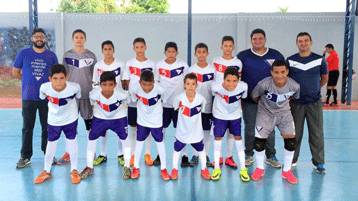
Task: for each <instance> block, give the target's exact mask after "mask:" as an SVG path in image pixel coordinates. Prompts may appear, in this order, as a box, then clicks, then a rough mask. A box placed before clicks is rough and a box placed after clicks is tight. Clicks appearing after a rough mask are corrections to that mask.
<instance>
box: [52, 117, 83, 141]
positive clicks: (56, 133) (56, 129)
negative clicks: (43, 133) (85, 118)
mask: <svg viewBox="0 0 358 201" xmlns="http://www.w3.org/2000/svg"><path fill="white" fill-rule="evenodd" d="M77 125H78V119H76V121H74V122H72V123H70V124H67V125H64V126H51V125H50V124H47V133H48V136H47V140H48V141H50V142H52V141H56V140H58V139H59V138H60V135H61V131H63V133H65V136H66V138H67V139H69V140H73V139H75V138H76V135H77Z"/></svg>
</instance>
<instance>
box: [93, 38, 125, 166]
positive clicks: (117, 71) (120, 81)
mask: <svg viewBox="0 0 358 201" xmlns="http://www.w3.org/2000/svg"><path fill="white" fill-rule="evenodd" d="M102 53H103V55H104V59H103V60H102V61H99V62H97V63H96V65H95V66H94V70H93V78H92V82H93V85H94V87H98V85H99V83H100V77H101V74H102V73H103V72H105V71H111V72H112V73H114V75H115V76H116V83H117V86H116V88H117V89H120V90H122V89H124V88H126V82H125V80H129V76H128V75H127V71H126V70H125V65H124V63H123V62H122V61H121V60H118V59H116V58H114V57H113V54H114V53H115V50H114V45H113V42H112V41H110V40H107V41H104V42H103V43H102ZM100 139H101V140H100V141H101V154H100V155H99V156H98V157H97V158H96V159H95V160H94V161H93V165H99V164H101V163H104V162H106V161H107V140H108V134H107V133H106V135H105V136H104V137H101V138H100ZM117 142H118V154H117V155H118V162H119V164H120V165H124V158H123V149H122V143H121V140H120V139H119V138H117Z"/></svg>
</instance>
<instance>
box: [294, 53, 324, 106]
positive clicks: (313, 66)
mask: <svg viewBox="0 0 358 201" xmlns="http://www.w3.org/2000/svg"><path fill="white" fill-rule="evenodd" d="M287 65H288V66H289V70H290V72H289V76H290V77H291V78H292V79H294V80H295V81H296V82H297V83H298V84H300V86H301V91H300V98H299V99H292V100H291V101H292V102H293V103H296V104H299V105H308V104H313V103H315V102H317V101H318V100H321V86H320V80H321V75H326V74H328V69H327V63H326V60H325V59H324V58H323V57H322V56H321V55H318V54H315V53H313V52H312V53H311V54H310V55H309V56H308V57H301V56H300V54H299V53H297V54H294V55H292V56H290V57H288V58H287Z"/></svg>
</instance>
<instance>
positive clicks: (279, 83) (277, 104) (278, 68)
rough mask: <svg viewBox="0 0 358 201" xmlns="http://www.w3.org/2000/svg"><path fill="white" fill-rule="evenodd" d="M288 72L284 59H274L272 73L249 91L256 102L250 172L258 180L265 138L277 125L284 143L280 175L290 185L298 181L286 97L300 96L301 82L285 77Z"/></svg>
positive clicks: (292, 125)
mask: <svg viewBox="0 0 358 201" xmlns="http://www.w3.org/2000/svg"><path fill="white" fill-rule="evenodd" d="M288 71H289V70H288V66H287V65H286V62H285V60H275V61H274V62H273V63H272V66H271V75H272V76H270V77H267V78H265V79H263V80H261V81H260V82H259V83H258V84H257V85H256V87H255V88H254V90H253V91H252V94H251V96H252V98H253V100H254V101H256V102H258V103H259V104H258V111H257V116H256V126H255V141H254V148H255V150H256V166H257V168H256V169H255V171H254V172H253V173H252V175H251V178H252V179H253V180H259V179H260V178H261V177H262V176H263V175H264V173H265V171H264V157H265V147H266V141H267V137H268V136H269V135H270V133H271V132H272V131H273V130H274V128H275V126H277V127H278V129H279V130H280V132H281V135H282V137H283V140H284V142H285V149H284V150H283V158H284V159H283V160H284V165H283V168H282V177H283V178H286V179H287V181H288V182H290V183H292V184H297V182H298V181H297V178H296V177H295V175H293V173H292V170H291V165H292V159H293V155H294V152H295V148H296V138H295V125H294V121H293V117H292V114H291V111H290V105H289V101H288V100H289V99H290V98H292V97H293V98H295V99H299V98H300V85H299V84H298V83H297V82H296V81H294V80H293V79H291V78H289V77H287V75H288Z"/></svg>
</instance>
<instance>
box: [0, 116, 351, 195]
mask: <svg viewBox="0 0 358 201" xmlns="http://www.w3.org/2000/svg"><path fill="white" fill-rule="evenodd" d="M357 116H358V111H324V123H325V127H324V132H325V148H326V149H325V150H326V152H325V153H326V165H325V168H326V172H327V173H326V175H319V174H317V173H316V172H315V170H314V169H313V168H312V163H311V154H310V151H309V146H308V133H307V130H306V131H305V136H304V139H303V140H304V141H303V142H302V148H301V154H300V158H299V161H298V166H297V167H296V168H293V172H294V174H295V175H296V176H297V179H298V184H297V185H292V184H289V183H288V182H287V181H286V180H284V179H282V177H281V169H274V168H272V167H268V166H265V168H266V169H265V176H264V178H263V179H261V180H260V181H252V180H251V181H250V182H248V183H244V182H242V181H241V180H240V178H239V170H232V169H230V168H229V167H225V165H224V166H223V167H222V176H221V178H220V180H219V181H211V180H204V179H203V178H202V177H201V176H200V167H199V166H196V167H194V168H190V167H188V168H180V167H179V178H178V180H176V181H163V180H162V179H161V177H160V168H159V167H154V166H151V167H149V166H146V165H145V164H144V153H143V154H142V159H141V162H140V170H141V175H140V177H139V179H136V180H124V179H123V178H122V175H123V168H122V166H120V165H119V164H118V160H117V156H116V154H117V145H116V139H115V136H114V133H111V134H112V135H110V137H109V141H108V142H109V144H108V151H107V152H108V159H109V160H108V161H107V163H105V164H102V165H100V166H95V171H94V174H93V175H92V176H90V177H88V178H86V179H85V180H83V181H81V183H79V184H72V183H71V181H70V164H69V163H67V164H65V165H63V166H56V165H54V166H53V167H52V178H51V179H49V180H48V181H45V182H44V183H42V184H36V185H35V184H34V183H33V180H34V179H35V178H36V177H37V176H38V175H39V174H40V172H41V171H42V169H43V167H44V164H43V159H44V155H43V153H42V152H41V149H40V134H39V133H40V126H39V125H40V124H39V122H38V121H37V123H36V127H35V131H34V155H33V157H32V159H31V161H32V163H31V164H30V165H29V166H28V167H25V168H24V169H19V170H18V169H16V168H15V167H16V162H17V161H18V159H19V157H20V145H21V128H22V117H21V110H20V109H9V110H7V109H2V110H0V121H1V127H0V139H1V140H0V147H1V156H0V164H1V171H0V189H1V194H0V200H53V201H54V200H324V201H327V200H357V199H358V188H357V184H358V173H357V170H356V169H355V168H356V167H357V166H358V151H357V147H358V136H357V125H358V119H357ZM78 130H79V135H78V143H79V161H78V169H79V172H81V171H82V170H83V168H84V167H85V166H86V164H85V163H86V159H85V156H86V153H85V152H86V137H85V136H86V134H85V126H84V123H83V121H82V120H80V121H79V128H78ZM174 132H175V130H174V128H172V127H170V129H168V132H167V136H166V151H167V168H168V171H169V173H170V172H171V169H172V154H173V142H174ZM225 141H226V140H224V144H223V152H224V156H225V153H226V143H225ZM212 144H213V143H212ZM276 148H277V158H278V159H279V161H280V162H281V163H282V162H283V140H282V137H281V136H280V135H276ZM64 150H65V141H64V136H61V139H60V140H59V143H58V147H57V152H56V157H61V156H62V155H63V153H64ZM189 150H191V149H189ZM212 150H213V146H211V154H210V158H211V160H213V151H212ZM143 152H144V150H143ZM190 152H191V151H189V153H190ZM97 153H99V143H97ZM156 155H157V148H156V145H155V143H154V142H153V144H152V157H155V156H156ZM189 157H191V156H189ZM234 159H235V161H236V162H238V156H237V152H236V149H235V150H234ZM255 166H256V165H255V164H253V166H251V167H249V168H248V171H249V174H250V175H251V173H252V172H253V171H254V168H255ZM209 171H210V173H212V171H213V169H212V168H209Z"/></svg>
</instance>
